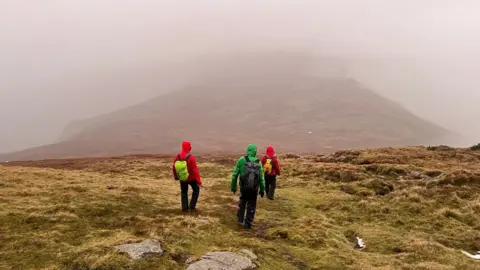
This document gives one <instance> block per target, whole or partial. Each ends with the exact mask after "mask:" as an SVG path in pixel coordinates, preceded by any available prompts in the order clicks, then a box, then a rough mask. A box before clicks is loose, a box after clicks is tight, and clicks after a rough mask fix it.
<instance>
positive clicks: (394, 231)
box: [0, 148, 480, 269]
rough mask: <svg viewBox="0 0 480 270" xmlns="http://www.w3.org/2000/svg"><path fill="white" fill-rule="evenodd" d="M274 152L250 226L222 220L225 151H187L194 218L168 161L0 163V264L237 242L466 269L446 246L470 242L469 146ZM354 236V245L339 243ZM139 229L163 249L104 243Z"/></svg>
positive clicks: (290, 258)
mask: <svg viewBox="0 0 480 270" xmlns="http://www.w3.org/2000/svg"><path fill="white" fill-rule="evenodd" d="M281 161H282V163H283V166H284V168H283V172H284V174H283V176H282V177H281V178H279V187H278V199H277V200H276V201H273V202H272V201H267V200H265V199H261V200H260V203H259V205H258V211H257V217H256V220H255V229H254V230H253V231H251V232H245V231H243V230H242V229H240V228H238V227H237V226H236V224H235V210H236V205H235V198H236V197H237V196H232V195H231V194H230V193H229V177H230V173H231V169H232V168H233V159H230V158H219V159H213V160H211V159H210V160H208V159H206V158H204V159H203V162H201V163H200V169H201V173H202V175H203V177H204V182H205V185H206V189H204V190H202V191H201V195H200V201H199V205H198V207H199V210H200V213H199V215H198V216H195V215H191V214H186V215H185V214H183V213H181V211H179V208H180V205H179V203H180V201H179V196H180V191H179V187H178V184H177V183H175V182H173V181H172V180H171V179H170V170H169V166H170V160H165V159H161V158H153V157H151V158H141V159H140V158H125V159H108V160H104V159H92V160H77V161H58V162H57V161H53V162H49V163H42V162H40V163H23V164H9V166H8V167H6V166H0V179H1V180H0V243H2V245H0V258H2V259H1V260H0V269H4V268H7V269H9V268H15V269H39V268H43V269H72V268H74V267H75V266H76V269H84V268H85V269H87V268H89V267H90V268H94V269H119V268H126V267H131V268H133V269H183V268H185V265H184V264H183V262H184V260H185V259H186V258H187V256H189V255H193V256H201V255H202V254H204V253H205V252H207V251H212V250H233V251H236V250H240V249H243V248H248V249H251V250H253V251H254V252H255V253H257V254H258V255H259V257H260V258H259V261H258V262H259V263H260V264H261V267H262V269H478V268H480V264H479V263H476V262H473V261H472V260H470V259H468V258H467V257H465V256H464V255H463V254H461V253H460V251H459V250H458V249H465V250H468V251H470V252H474V251H476V250H477V249H480V232H479V228H480V225H479V224H480V217H479V215H478V213H479V211H480V196H479V191H480V175H479V173H480V165H479V161H480V154H477V153H475V152H473V151H467V150H449V149H446V150H437V151H431V150H427V149H425V148H409V149H393V148H392V149H377V150H368V151H363V152H355V151H345V152H337V153H336V154H333V155H329V156H311V157H302V158H299V157H296V156H288V155H285V156H283V157H282V160H281ZM320 161H321V162H320ZM341 161H343V162H341ZM13 165H16V166H13ZM20 165H22V166H35V167H30V168H28V167H21V166H20ZM39 166H47V167H57V168H56V169H53V168H39ZM62 167H63V168H64V169H60V168H62ZM411 171H421V172H424V173H426V174H428V175H429V177H428V178H427V179H423V180H416V179H412V178H414V177H410V172H411ZM392 186H393V188H394V191H393V192H391V193H389V194H387V195H384V196H380V195H376V193H387V191H389V187H390V188H391V187H392ZM355 235H359V236H360V237H361V238H363V239H364V240H365V242H366V244H367V248H366V249H365V250H363V251H357V250H354V249H353V248H352V247H353V243H354V241H353V239H354V236H355ZM152 237H153V238H157V239H159V240H160V241H161V242H162V244H163V247H164V248H165V249H166V250H167V253H166V254H165V255H164V256H162V257H160V258H153V259H148V260H141V261H138V262H131V261H129V259H127V258H126V257H125V256H123V255H119V254H116V253H115V252H113V251H112V249H111V247H112V246H113V245H116V244H122V243H126V242H135V241H140V240H142V239H145V238H152Z"/></svg>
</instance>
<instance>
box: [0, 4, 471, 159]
mask: <svg viewBox="0 0 480 270" xmlns="http://www.w3.org/2000/svg"><path fill="white" fill-rule="evenodd" d="M478 14H480V2H479V1H478V0H477V1H475V0H330V1H324V0H315V1H313V0H312V1H306V0H295V1H294V0H291V1H282V0H255V1H254V0H248V1H245V0H242V1H240V0H238V1H229V0H215V1H214V0H202V1H194V0H191V1H187V0H183V1H178V0H177V1H170V0H168V1H162V0H42V1H36V0H1V1H0V124H1V128H0V152H6V151H12V150H17V149H20V148H24V147H30V146H34V145H37V144H43V143H49V142H51V141H53V140H55V139H56V138H57V136H58V135H59V133H60V132H61V131H62V129H63V127H64V126H65V125H66V124H67V123H68V122H70V121H71V120H74V119H81V118H85V117H92V116H95V115H97V114H100V113H104V112H108V111H111V110H115V109H118V108H122V107H124V106H127V105H132V104H135V103H137V102H140V101H143V100H147V99H148V98H150V97H153V96H156V95H158V94H160V93H162V92H164V91H167V90H169V89H172V87H174V86H175V87H177V86H179V85H181V82H178V81H174V80H173V79H172V81H168V80H167V79H165V81H162V84H159V83H158V81H159V78H163V77H162V76H161V75H159V74H168V67H169V66H171V65H174V64H175V63H176V62H179V61H185V60H188V59H191V57H192V56H196V55H201V54H208V53H221V52H243V51H254V50H258V49H262V50H270V49H272V50H273V49H275V50H289V49H294V50H300V51H308V52H312V53H318V54H322V55H334V56H339V57H343V58H348V59H352V61H351V65H350V67H349V68H350V70H349V74H350V75H351V76H353V77H356V78H357V79H359V80H361V81H362V82H363V83H364V84H366V85H368V86H370V87H372V88H373V89H374V90H376V91H377V92H379V93H381V94H383V95H385V96H388V97H390V98H392V99H394V100H397V101H399V102H400V103H402V104H403V105H404V106H406V107H407V108H409V109H411V110H412V111H414V112H416V113H417V114H419V115H420V116H423V117H425V118H427V119H429V120H433V121H436V122H437V123H439V124H442V125H443V126H446V127H447V128H451V129H454V130H455V131H458V132H462V133H465V134H468V135H472V136H475V135H476V136H477V138H478V137H480V128H477V127H476V126H477V125H478V124H477V123H479V122H480V106H478V102H479V101H480V89H478V86H479V85H480V82H479V80H480V79H479V78H480V16H478ZM165 77H166V78H168V77H169V76H168V75H166V76H165ZM170 79H171V78H170Z"/></svg>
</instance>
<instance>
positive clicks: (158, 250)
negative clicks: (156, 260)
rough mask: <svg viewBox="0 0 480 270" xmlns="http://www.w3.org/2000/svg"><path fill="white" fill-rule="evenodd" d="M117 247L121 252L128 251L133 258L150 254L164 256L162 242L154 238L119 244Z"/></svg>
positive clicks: (136, 258)
mask: <svg viewBox="0 0 480 270" xmlns="http://www.w3.org/2000/svg"><path fill="white" fill-rule="evenodd" d="M115 248H116V249H117V251H118V252H120V253H127V254H128V255H129V256H130V258H132V259H133V260H138V259H141V258H145V257H148V256H162V255H163V253H164V251H163V249H162V247H161V245H160V242H159V241H157V240H153V239H147V240H145V241H143V242H141V243H135V244H124V245H119V246H116V247H115Z"/></svg>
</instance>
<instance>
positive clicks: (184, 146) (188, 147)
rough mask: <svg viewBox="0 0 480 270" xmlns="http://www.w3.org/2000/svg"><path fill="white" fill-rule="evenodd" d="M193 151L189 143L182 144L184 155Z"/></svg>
mask: <svg viewBox="0 0 480 270" xmlns="http://www.w3.org/2000/svg"><path fill="white" fill-rule="evenodd" d="M190 151H192V144H191V143H190V142H188V141H184V142H182V153H190Z"/></svg>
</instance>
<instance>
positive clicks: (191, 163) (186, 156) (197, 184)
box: [172, 141, 203, 212]
mask: <svg viewBox="0 0 480 270" xmlns="http://www.w3.org/2000/svg"><path fill="white" fill-rule="evenodd" d="M191 150H192V145H191V144H190V142H188V141H184V142H183V143H182V152H180V153H178V154H177V155H176V156H175V158H174V160H173V166H172V170H173V178H174V179H175V180H176V181H180V189H181V191H182V211H183V212H186V211H188V210H190V211H195V207H196V205H197V201H198V196H199V195H200V188H201V187H203V186H202V180H201V179H200V173H199V172H198V167H197V162H196V160H195V156H193V155H192V154H191V153H190V151H191ZM177 161H180V163H182V161H186V168H185V166H184V167H183V168H184V169H185V171H184V172H183V171H182V172H178V171H177V169H176V168H175V167H176V166H175V164H176V162H177ZM184 164H185V163H184ZM177 168H181V166H180V167H177ZM187 172H188V177H186V175H187ZM182 177H185V179H183V178H182ZM188 185H190V186H191V187H192V190H193V193H192V199H191V200H190V206H189V205H188Z"/></svg>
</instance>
